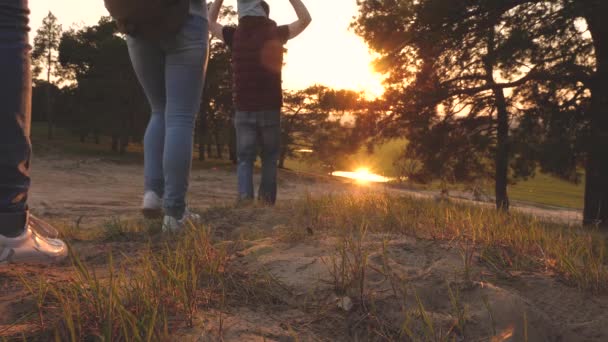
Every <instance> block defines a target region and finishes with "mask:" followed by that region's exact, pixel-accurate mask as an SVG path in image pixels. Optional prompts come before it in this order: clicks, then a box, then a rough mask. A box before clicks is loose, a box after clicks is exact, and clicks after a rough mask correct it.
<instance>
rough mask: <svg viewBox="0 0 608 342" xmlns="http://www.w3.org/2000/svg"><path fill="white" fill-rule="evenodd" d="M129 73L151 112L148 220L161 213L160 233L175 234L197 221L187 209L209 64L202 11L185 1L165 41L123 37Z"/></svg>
mask: <svg viewBox="0 0 608 342" xmlns="http://www.w3.org/2000/svg"><path fill="white" fill-rule="evenodd" d="M127 43H128V46H129V54H130V56H131V61H132V63H133V68H134V70H135V73H136V74H137V77H138V78H139V81H140V83H141V85H142V87H143V89H144V92H145V94H146V97H147V98H148V102H149V103H150V106H151V108H152V115H151V118H150V122H149V124H148V128H147V130H146V134H145V137H144V158H145V163H144V164H145V166H144V173H145V191H144V201H143V212H144V215H145V216H147V217H154V216H158V215H160V213H161V211H162V209H164V213H165V217H164V220H163V230H164V231H177V230H180V229H182V228H183V227H184V225H185V224H187V223H188V222H190V223H196V222H197V221H198V220H199V217H198V215H195V214H193V213H191V212H190V211H189V210H188V208H187V206H186V192H187V191H188V180H189V177H190V168H191V161H192V150H193V132H194V124H195V117H196V114H197V113H198V112H199V109H200V102H201V96H202V90H203V81H204V77H205V72H206V68H207V59H208V22H207V6H204V5H203V0H191V1H190V16H189V18H188V20H187V21H186V23H185V24H184V26H183V28H182V29H181V31H180V32H179V33H178V34H177V35H176V36H175V37H172V38H170V39H163V40H160V41H147V40H145V39H142V38H136V37H127Z"/></svg>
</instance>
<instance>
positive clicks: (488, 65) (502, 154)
mask: <svg viewBox="0 0 608 342" xmlns="http://www.w3.org/2000/svg"><path fill="white" fill-rule="evenodd" d="M495 38H496V34H495V32H494V28H493V27H492V28H491V29H489V30H488V38H487V44H488V54H487V56H486V58H485V60H484V63H485V65H484V67H485V72H486V75H485V77H486V82H488V83H489V85H490V86H492V91H493V93H494V104H495V105H496V116H497V117H496V155H495V156H494V158H495V160H494V162H495V168H496V171H495V174H494V192H495V195H496V209H498V210H504V211H508V210H509V195H508V192H507V185H508V179H509V112H508V110H507V100H506V98H505V93H504V90H503V89H502V88H501V87H500V86H498V85H497V84H496V81H495V80H494V65H495V63H496V58H495V55H494V54H495Z"/></svg>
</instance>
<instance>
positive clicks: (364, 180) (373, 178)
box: [331, 167, 391, 184]
mask: <svg viewBox="0 0 608 342" xmlns="http://www.w3.org/2000/svg"><path fill="white" fill-rule="evenodd" d="M331 175H332V176H334V177H341V178H347V179H353V180H355V181H357V183H359V184H369V183H387V182H390V181H391V179H390V178H388V177H384V176H380V175H377V174H375V173H373V172H372V171H371V170H370V169H369V168H365V167H361V168H358V169H356V170H355V171H354V172H352V171H336V172H332V174H331Z"/></svg>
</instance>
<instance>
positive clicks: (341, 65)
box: [30, 0, 383, 96]
mask: <svg viewBox="0 0 608 342" xmlns="http://www.w3.org/2000/svg"><path fill="white" fill-rule="evenodd" d="M267 2H268V3H269V4H270V6H271V14H270V16H271V18H272V19H274V20H275V21H277V23H278V24H279V25H281V24H289V23H291V22H293V21H294V20H296V15H295V13H294V11H293V9H292V8H291V5H290V3H289V1H287V0H267ZM304 3H305V4H306V5H307V7H308V9H309V11H310V13H311V15H312V17H313V22H312V24H311V26H310V27H309V28H308V29H307V30H306V31H305V32H304V33H303V34H302V35H301V36H299V37H297V38H295V39H294V40H292V41H290V42H289V43H288V44H287V49H288V53H287V55H286V66H285V70H284V76H283V78H284V86H285V88H287V89H302V88H305V87H307V86H310V85H313V84H323V85H327V86H330V87H334V88H340V89H352V90H357V91H365V92H366V93H367V94H368V95H369V96H378V95H380V94H382V92H383V90H382V85H381V76H380V75H378V74H376V73H374V72H373V71H372V69H371V61H372V59H373V58H372V56H371V55H370V53H369V51H368V49H367V46H366V45H365V43H364V42H363V40H362V39H361V38H359V37H358V36H357V35H355V34H354V33H353V32H352V31H351V30H349V24H350V22H351V20H352V18H353V16H355V15H356V14H357V6H356V2H355V0H304ZM224 4H225V5H232V6H235V7H236V0H226V1H224ZM30 9H31V11H32V15H31V26H32V36H33V34H34V33H35V31H36V29H37V28H38V27H39V26H40V23H41V22H42V19H43V18H44V17H45V16H46V14H47V13H48V11H52V12H53V13H54V14H55V16H57V18H58V19H59V21H60V23H61V24H62V25H63V28H64V29H67V28H69V27H71V26H72V25H77V26H83V25H93V24H95V23H97V21H98V20H99V18H100V17H101V16H102V15H107V12H106V10H105V8H104V5H103V0H30ZM30 39H32V37H30Z"/></svg>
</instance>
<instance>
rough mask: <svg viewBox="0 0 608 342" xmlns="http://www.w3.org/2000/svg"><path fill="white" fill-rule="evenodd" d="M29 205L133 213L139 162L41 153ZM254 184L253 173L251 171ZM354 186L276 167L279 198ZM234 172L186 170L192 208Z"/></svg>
mask: <svg viewBox="0 0 608 342" xmlns="http://www.w3.org/2000/svg"><path fill="white" fill-rule="evenodd" d="M33 165H34V167H33V169H32V179H33V185H32V191H31V198H30V206H31V207H32V209H33V211H34V212H35V213H37V214H38V215H41V216H45V217H51V218H55V219H61V220H68V221H75V220H80V224H81V227H89V226H94V225H96V224H98V223H99V222H100V221H105V220H109V219H111V218H116V217H121V218H127V219H128V218H132V217H136V216H137V215H139V208H140V203H141V196H142V191H143V166H142V165H140V164H137V163H117V162H112V161H108V160H102V159H94V158H73V157H72V158H70V157H64V156H61V157H48V156H47V157H43V158H39V159H36V160H34V164H33ZM256 184H259V175H258V176H256ZM353 187H357V188H358V187H359V186H358V185H354V184H349V182H348V181H340V180H338V179H330V178H329V177H323V176H315V175H305V174H298V173H294V172H280V175H279V201H282V200H291V199H296V198H301V197H302V195H303V194H306V193H312V194H315V195H319V194H330V193H342V192H345V191H352V190H353ZM366 190H372V191H386V192H390V193H393V194H397V195H408V196H413V197H418V198H435V197H437V195H438V194H437V192H432V191H412V190H407V189H397V188H393V187H388V186H384V185H374V186H366ZM235 193H236V175H235V172H234V170H231V169H226V168H205V169H201V168H198V169H197V168H195V169H194V170H193V171H192V175H191V183H190V191H189V195H188V198H189V203H190V206H192V207H193V208H194V209H205V208H207V207H210V206H215V205H224V204H227V203H232V202H234V200H235V198H236V195H235ZM454 195H455V196H456V197H454V198H452V199H453V200H456V201H465V202H469V203H474V204H476V205H481V206H486V207H488V208H492V207H493V204H492V203H488V202H475V201H471V200H470V199H468V198H469V196H468V195H467V194H464V193H457V194H454ZM513 209H514V210H517V211H520V212H523V213H526V214H530V215H534V216H537V217H540V218H542V219H546V220H551V221H558V222H561V223H568V224H578V223H579V222H580V221H581V220H582V215H581V212H580V210H574V209H563V208H549V207H540V206H532V205H526V204H521V203H515V204H514V205H513Z"/></svg>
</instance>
